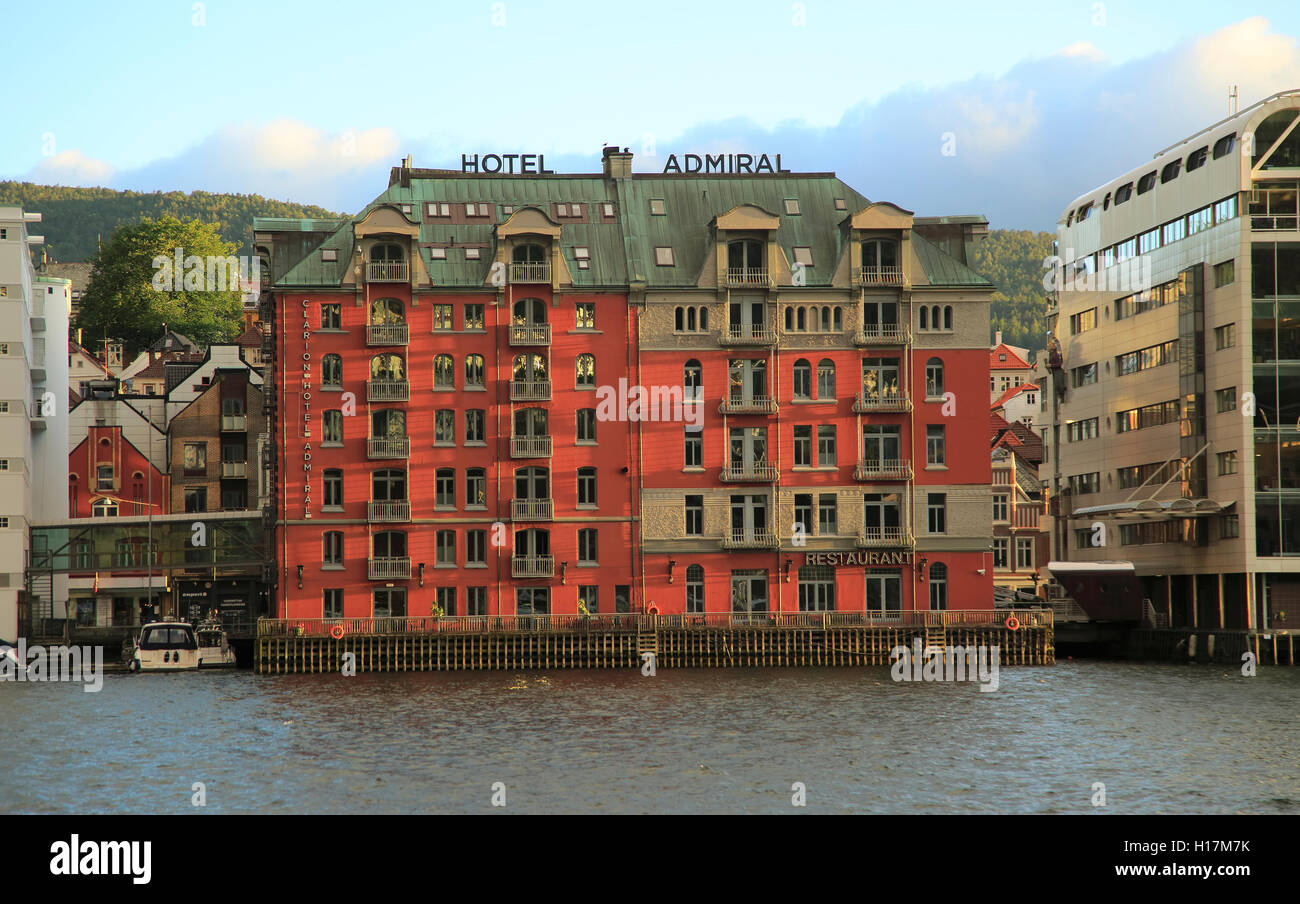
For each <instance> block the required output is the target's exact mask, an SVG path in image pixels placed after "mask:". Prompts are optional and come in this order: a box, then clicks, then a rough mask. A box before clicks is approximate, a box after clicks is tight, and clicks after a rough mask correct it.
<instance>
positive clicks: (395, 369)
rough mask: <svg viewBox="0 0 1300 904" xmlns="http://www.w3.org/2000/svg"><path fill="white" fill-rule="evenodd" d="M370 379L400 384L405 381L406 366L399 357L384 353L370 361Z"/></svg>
mask: <svg viewBox="0 0 1300 904" xmlns="http://www.w3.org/2000/svg"><path fill="white" fill-rule="evenodd" d="M370 379H372V380H393V381H395V382H401V381H402V380H405V379H406V364H405V362H403V361H402V356H401V355H394V354H391V353H385V354H382V355H375V356H374V357H373V358H371V359H370Z"/></svg>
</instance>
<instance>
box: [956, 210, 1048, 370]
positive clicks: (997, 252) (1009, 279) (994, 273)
mask: <svg viewBox="0 0 1300 904" xmlns="http://www.w3.org/2000/svg"><path fill="white" fill-rule="evenodd" d="M1054 238H1055V237H1054V236H1053V235H1052V234H1051V233H1050V232H1029V231H1028V230H1022V229H990V230H989V234H988V235H987V236H986V237H985V238H984V239H983V241H980V242H977V243H976V244H975V246H974V250H973V252H972V256H971V262H970V264H971V267H972V269H974V270H975V271H976V272H977V273H979V274H980V275H981V276H983V277H984V278H985V279H987V280H989V281H990V282H992V283H993V284H994V285H995V286H997V287H998V291H997V293H996V294H995V295H994V296H993V310H992V313H991V315H990V320H991V321H992V322H991V323H990V324H989V342H990V344H991V343H992V341H993V334H994V333H995V332H996V331H997V330H1001V331H1002V341H1003V342H1006V343H1008V344H1009V345H1019V346H1021V347H1023V348H1027V349H1029V350H1030V351H1031V352H1036V351H1038V350H1039V349H1041V348H1042V347H1043V345H1044V342H1045V341H1046V338H1045V331H1046V329H1047V325H1046V320H1045V317H1044V315H1045V313H1046V311H1047V291H1046V290H1045V289H1044V288H1043V276H1044V275H1045V274H1046V273H1047V271H1046V270H1044V269H1043V261H1044V260H1045V259H1046V258H1047V257H1049V256H1050V255H1051V253H1052V240H1053V239H1054Z"/></svg>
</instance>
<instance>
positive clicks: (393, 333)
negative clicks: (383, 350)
mask: <svg viewBox="0 0 1300 904" xmlns="http://www.w3.org/2000/svg"><path fill="white" fill-rule="evenodd" d="M410 341H411V330H410V327H408V326H407V325H406V324H405V323H370V324H366V345H408V344H410Z"/></svg>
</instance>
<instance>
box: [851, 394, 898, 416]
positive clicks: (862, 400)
mask: <svg viewBox="0 0 1300 904" xmlns="http://www.w3.org/2000/svg"><path fill="white" fill-rule="evenodd" d="M853 410H854V411H855V412H857V413H858V414H869V413H871V412H876V411H911V410H912V400H911V399H910V398H908V397H907V396H906V395H903V394H902V393H897V392H893V393H888V394H886V395H867V394H866V393H863V392H860V393H858V395H857V398H855V399H854V400H853Z"/></svg>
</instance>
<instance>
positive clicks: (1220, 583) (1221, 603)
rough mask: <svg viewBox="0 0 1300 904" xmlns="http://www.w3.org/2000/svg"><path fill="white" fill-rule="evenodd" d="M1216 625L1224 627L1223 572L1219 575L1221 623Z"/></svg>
mask: <svg viewBox="0 0 1300 904" xmlns="http://www.w3.org/2000/svg"><path fill="white" fill-rule="evenodd" d="M1215 627H1217V628H1222V627H1223V575H1222V574H1220V575H1219V623H1218V624H1217V625H1215Z"/></svg>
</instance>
